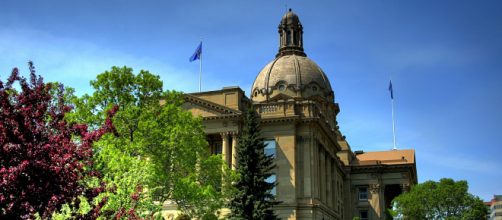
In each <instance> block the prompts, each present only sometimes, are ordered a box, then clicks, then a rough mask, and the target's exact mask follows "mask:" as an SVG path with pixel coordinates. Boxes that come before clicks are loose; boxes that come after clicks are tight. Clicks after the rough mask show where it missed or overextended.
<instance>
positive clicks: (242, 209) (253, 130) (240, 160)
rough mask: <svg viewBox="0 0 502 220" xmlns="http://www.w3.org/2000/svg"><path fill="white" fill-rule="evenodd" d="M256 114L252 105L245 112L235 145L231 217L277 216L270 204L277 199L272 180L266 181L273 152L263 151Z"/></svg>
mask: <svg viewBox="0 0 502 220" xmlns="http://www.w3.org/2000/svg"><path fill="white" fill-rule="evenodd" d="M260 136H261V131H260V125H259V122H258V117H257V115H256V113H255V112H254V111H253V109H252V108H249V109H248V111H247V112H246V115H245V120H244V127H243V132H242V135H241V137H240V138H239V143H238V147H237V173H238V174H239V177H240V178H239V180H238V181H237V182H236V183H235V187H236V192H235V194H234V196H233V198H232V200H231V201H230V205H229V206H230V209H231V210H232V213H231V215H230V218H231V219H278V218H277V216H276V215H275V214H274V212H273V211H272V206H274V205H277V204H278V203H279V202H277V201H276V200H275V196H274V195H273V194H272V193H271V191H272V189H273V188H274V187H275V185H276V184H275V183H268V182H267V181H266V179H267V178H269V177H270V176H272V175H273V173H272V170H273V169H274V168H275V164H274V156H272V155H266V154H265V152H264V150H265V146H266V145H265V143H264V142H263V138H261V137H260Z"/></svg>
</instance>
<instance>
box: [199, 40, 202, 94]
mask: <svg viewBox="0 0 502 220" xmlns="http://www.w3.org/2000/svg"><path fill="white" fill-rule="evenodd" d="M200 43H201V44H202V40H201V41H200ZM201 91H202V53H200V57H199V92H201Z"/></svg>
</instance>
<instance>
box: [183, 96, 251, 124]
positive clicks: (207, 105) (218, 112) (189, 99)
mask: <svg viewBox="0 0 502 220" xmlns="http://www.w3.org/2000/svg"><path fill="white" fill-rule="evenodd" d="M182 108H183V109H185V110H187V111H190V112H192V114H193V115H194V116H202V117H203V118H215V117H216V118H219V117H231V116H239V115H241V111H238V110H235V109H232V108H228V107H226V106H223V105H220V104H217V103H214V102H211V101H208V100H204V99H201V98H198V97H196V96H193V95H188V94H185V103H183V105H182Z"/></svg>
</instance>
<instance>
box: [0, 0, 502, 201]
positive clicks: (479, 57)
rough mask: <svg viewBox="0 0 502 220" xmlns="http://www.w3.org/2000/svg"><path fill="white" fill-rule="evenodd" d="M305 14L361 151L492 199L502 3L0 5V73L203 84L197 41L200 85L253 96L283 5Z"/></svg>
mask: <svg viewBox="0 0 502 220" xmlns="http://www.w3.org/2000/svg"><path fill="white" fill-rule="evenodd" d="M285 5H287V7H291V8H293V11H294V12H296V13H297V14H298V15H299V16H300V20H301V22H302V24H303V26H304V44H305V51H306V53H307V55H308V56H309V57H310V58H311V59H313V60H314V61H316V62H317V63H318V64H319V65H320V66H321V68H323V70H324V72H326V74H327V75H328V77H329V79H330V82H331V83H332V87H333V89H334V92H335V99H336V102H337V103H339V104H340V108H341V112H340V114H339V115H338V121H339V125H340V128H341V130H342V132H343V133H344V134H345V135H346V136H347V139H348V140H349V143H350V144H351V146H352V149H353V150H360V149H362V150H366V151H373V150H388V149H390V148H391V147H392V125H391V109H390V97H389V92H388V90H387V88H388V83H389V78H391V77H392V80H393V84H394V97H395V112H396V129H397V145H398V147H399V148H403V149H404V148H413V149H415V150H416V158H417V166H418V177H419V181H420V182H423V181H426V180H429V179H432V180H438V179H440V178H442V177H450V178H454V179H456V180H461V179H464V180H467V181H468V182H469V184H470V191H471V193H474V194H476V195H478V196H480V197H481V198H482V199H484V200H488V199H490V198H491V197H492V195H493V194H502V184H501V183H502V142H501V141H500V139H499V138H501V137H502V128H501V126H502V87H501V85H502V13H500V12H501V11H502V2H500V1H489V0H487V1H460V0H441V1H429V0H420V1H418V0H416V1H401V0H386V1H383V0H375V1H373V0H371V1H370V0H365V1H363V0H360V1H348V0H347V1H338V0H337V1H327V0H326V1H301V0H297V1H294V0H284V1H270V0H268V1H235V0H220V1H160V0H159V1H127V0H115V1H97V0H88V1H63V0H49V1H23V0H21V1H14V0H4V1H0V57H1V59H0V78H1V79H2V80H5V79H6V78H7V76H8V75H9V74H10V71H11V69H12V68H13V67H20V69H21V71H22V72H24V74H26V73H27V72H28V68H27V66H26V62H27V61H28V60H33V61H34V62H35V65H36V67H37V70H38V73H39V74H41V75H42V76H43V77H44V78H45V79H46V81H61V82H63V83H65V85H67V86H71V87H75V88H76V89H77V93H78V94H83V93H86V92H89V91H90V86H89V81H90V80H91V79H94V78H95V77H96V75H97V74H99V73H101V72H103V71H105V70H108V69H110V67H111V66H113V65H116V66H123V65H127V66H130V67H132V68H134V69H135V70H136V71H139V70H140V69H146V70H150V71H151V72H153V73H155V74H158V75H160V76H161V79H162V80H163V81H164V84H165V85H164V86H165V88H166V89H176V90H181V91H184V92H195V91H196V90H197V89H198V81H197V80H198V68H199V67H198V64H197V63H190V62H188V58H189V57H190V56H191V55H192V53H193V51H194V50H195V48H196V47H197V44H198V41H199V40H200V38H201V37H202V38H203V40H204V46H203V59H204V60H203V69H204V70H203V72H204V73H203V90H215V89H220V88H222V87H224V86H233V85H237V86H240V87H241V88H242V89H243V90H245V91H246V93H248V94H249V90H250V87H251V85H252V83H253V81H254V78H255V77H256V75H257V74H258V72H259V71H260V70H261V68H263V67H264V66H265V64H267V63H268V62H269V61H270V60H272V59H273V57H274V56H275V54H276V52H277V48H278V36H277V26H278V24H279V21H280V18H281V17H282V15H283V14H284V13H285V11H286V6H285Z"/></svg>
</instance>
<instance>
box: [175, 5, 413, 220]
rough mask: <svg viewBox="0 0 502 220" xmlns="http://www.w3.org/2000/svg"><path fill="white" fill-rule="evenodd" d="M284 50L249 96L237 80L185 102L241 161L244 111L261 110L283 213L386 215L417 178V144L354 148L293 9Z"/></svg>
mask: <svg viewBox="0 0 502 220" xmlns="http://www.w3.org/2000/svg"><path fill="white" fill-rule="evenodd" d="M278 32H279V39H280V40H279V51H278V53H277V55H276V57H275V59H274V60H272V61H271V62H270V63H268V64H267V65H265V67H264V68H263V69H262V70H261V71H260V72H259V74H258V76H257V77H256V80H255V82H254V84H253V87H252V89H251V95H250V97H248V96H246V94H245V92H244V91H243V90H242V89H240V88H239V87H225V88H223V89H221V90H216V91H206V92H199V93H191V94H186V96H185V100H186V102H185V104H184V108H185V109H187V110H189V111H191V112H192V113H193V114H194V115H199V116H202V117H203V123H204V126H205V132H206V134H207V140H208V143H209V145H210V147H209V150H210V151H211V152H212V153H214V154H222V156H223V158H224V159H225V161H226V162H227V165H228V166H231V167H233V168H234V169H235V161H236V149H237V140H238V135H239V133H240V131H241V126H242V118H243V117H242V116H243V112H245V109H246V107H247V106H249V105H252V106H253V107H254V108H255V109H256V111H257V112H258V113H259V115H260V117H261V127H262V132H263V137H264V138H265V140H266V142H267V143H268V145H267V149H266V150H267V151H269V152H271V153H272V154H274V155H275V162H276V165H277V167H276V170H275V171H274V173H275V175H274V176H273V177H272V178H271V180H270V181H276V182H277V183H278V185H277V187H276V189H275V192H274V193H275V194H276V196H277V199H278V200H279V201H282V203H281V204H280V205H278V206H277V207H275V211H276V213H277V214H278V215H279V217H280V218H281V219H350V220H351V219H353V217H360V219H362V220H363V219H387V218H388V216H387V215H386V214H385V210H386V208H388V207H390V205H391V204H390V201H391V200H392V198H394V197H395V196H396V195H399V194H400V193H401V192H404V191H407V190H409V188H410V186H411V185H413V184H416V183H417V173H416V165H415V153H414V151H413V150H392V151H381V152H362V151H355V152H354V151H352V150H351V147H350V145H349V143H348V141H347V140H346V138H345V136H343V134H342V133H341V131H340V129H339V126H338V123H337V120H336V117H337V115H338V113H339V112H340V108H339V105H338V103H336V102H335V96H334V92H333V90H332V89H331V84H330V82H329V79H328V77H327V76H326V74H324V72H323V71H322V69H321V68H320V67H319V66H318V65H317V64H316V63H315V62H314V61H312V60H310V59H309V58H308V57H307V55H306V54H305V52H304V50H303V27H302V25H301V23H300V20H299V18H298V16H297V15H296V14H295V13H293V12H292V11H291V10H290V11H289V12H287V13H286V14H285V15H284V16H283V18H282V20H281V22H280V24H279V28H278Z"/></svg>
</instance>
